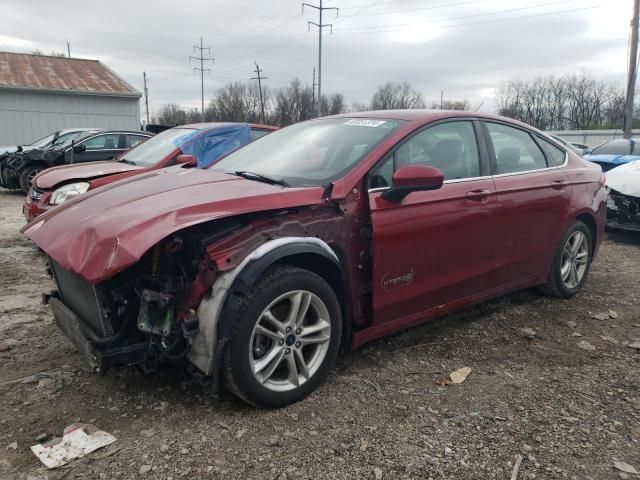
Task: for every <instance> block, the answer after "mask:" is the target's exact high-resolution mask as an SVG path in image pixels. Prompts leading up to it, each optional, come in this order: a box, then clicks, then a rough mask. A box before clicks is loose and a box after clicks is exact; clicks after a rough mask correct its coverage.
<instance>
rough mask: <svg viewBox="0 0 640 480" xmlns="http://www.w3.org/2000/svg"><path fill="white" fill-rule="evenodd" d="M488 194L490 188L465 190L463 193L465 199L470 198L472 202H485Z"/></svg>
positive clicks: (489, 193)
mask: <svg viewBox="0 0 640 480" xmlns="http://www.w3.org/2000/svg"><path fill="white" fill-rule="evenodd" d="M489 195H491V190H484V189H483V190H471V191H470V192H467V193H465V194H464V197H465V198H466V199H467V200H470V201H472V202H486V201H487V199H488V198H489Z"/></svg>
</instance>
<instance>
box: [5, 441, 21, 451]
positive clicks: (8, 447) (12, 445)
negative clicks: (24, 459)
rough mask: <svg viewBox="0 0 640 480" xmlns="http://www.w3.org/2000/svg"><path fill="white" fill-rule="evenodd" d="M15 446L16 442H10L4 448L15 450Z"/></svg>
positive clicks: (16, 445) (16, 446)
mask: <svg viewBox="0 0 640 480" xmlns="http://www.w3.org/2000/svg"><path fill="white" fill-rule="evenodd" d="M16 448H18V442H11V443H10V444H9V445H7V446H6V447H5V450H15V449H16Z"/></svg>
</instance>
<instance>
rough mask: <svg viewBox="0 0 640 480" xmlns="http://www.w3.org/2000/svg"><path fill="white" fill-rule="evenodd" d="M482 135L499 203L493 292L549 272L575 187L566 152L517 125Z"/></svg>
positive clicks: (493, 127) (495, 126)
mask: <svg viewBox="0 0 640 480" xmlns="http://www.w3.org/2000/svg"><path fill="white" fill-rule="evenodd" d="M483 129H484V131H485V135H486V137H487V145H488V147H489V158H490V160H491V164H492V171H493V173H494V177H493V178H494V181H495V185H496V193H497V198H498V210H497V215H496V241H495V251H494V255H493V257H494V259H495V267H494V271H493V272H492V273H491V277H490V279H489V286H490V287H498V286H501V285H506V284H513V283H517V282H519V281H524V280H525V279H527V278H530V277H534V276H535V275H538V274H540V273H542V272H544V271H545V270H546V269H547V268H548V267H549V264H550V262H551V259H552V257H553V254H554V252H555V250H556V247H557V245H558V242H559V240H560V236H561V235H562V234H563V233H564V232H563V228H564V226H565V225H566V222H567V215H568V213H569V204H570V197H571V185H570V182H569V178H568V176H567V175H566V173H565V171H564V168H563V165H564V163H565V162H566V152H564V150H561V149H559V148H558V147H557V146H554V145H553V144H551V143H550V142H547V141H546V140H544V139H542V138H541V137H539V136H537V135H535V134H532V133H531V132H529V131H528V130H525V129H523V128H518V127H516V126H513V125H507V124H504V123H498V122H484V123H483ZM542 142H544V143H545V144H547V145H546V146H545V150H547V152H546V153H545V151H544V150H543V149H542V148H541V145H542ZM553 149H555V156H554V154H553ZM558 150H559V152H558ZM558 157H559V158H558Z"/></svg>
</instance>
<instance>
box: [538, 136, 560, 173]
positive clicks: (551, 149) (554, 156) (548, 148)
mask: <svg viewBox="0 0 640 480" xmlns="http://www.w3.org/2000/svg"><path fill="white" fill-rule="evenodd" d="M538 143H539V144H540V146H542V149H543V150H544V153H545V154H546V155H547V162H548V163H549V166H550V167H559V166H561V165H563V164H564V160H565V158H566V156H567V153H566V152H565V151H564V150H563V149H561V148H560V147H556V146H555V145H554V144H553V143H551V142H548V141H547V140H545V139H544V138H541V137H538Z"/></svg>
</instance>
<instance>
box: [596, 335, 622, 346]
mask: <svg viewBox="0 0 640 480" xmlns="http://www.w3.org/2000/svg"><path fill="white" fill-rule="evenodd" d="M600 338H601V339H602V340H604V341H605V342H609V343H613V344H614V345H618V343H620V342H618V340H616V339H615V338H613V337H610V336H609V335H600Z"/></svg>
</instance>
